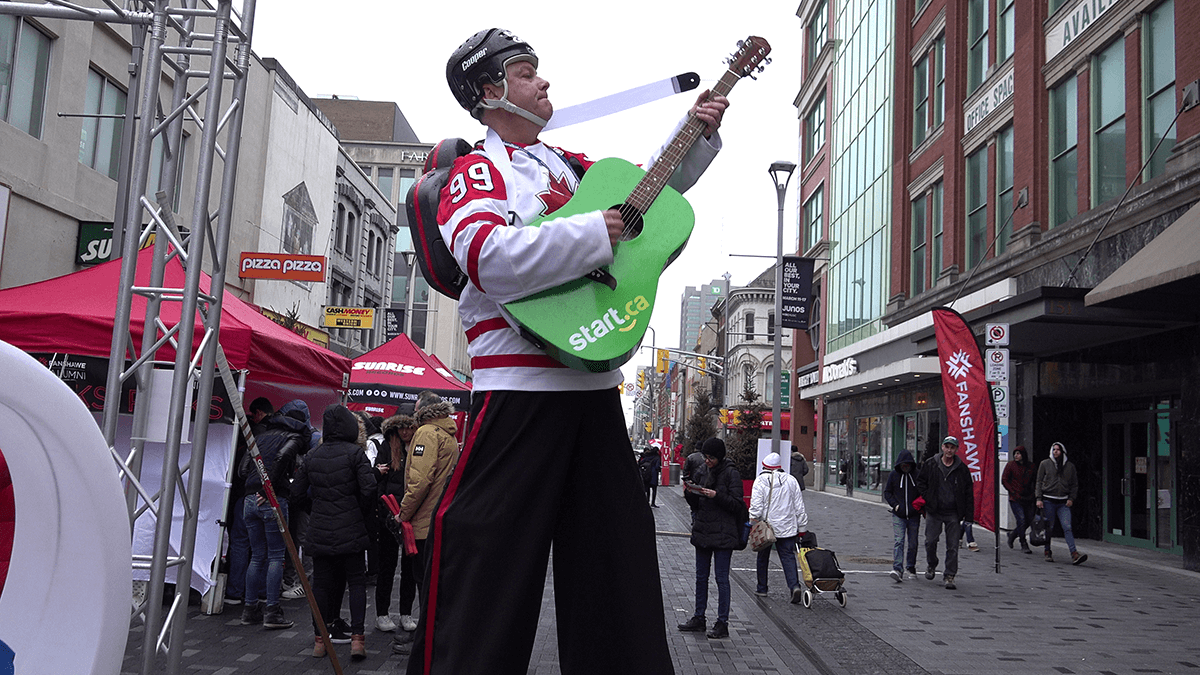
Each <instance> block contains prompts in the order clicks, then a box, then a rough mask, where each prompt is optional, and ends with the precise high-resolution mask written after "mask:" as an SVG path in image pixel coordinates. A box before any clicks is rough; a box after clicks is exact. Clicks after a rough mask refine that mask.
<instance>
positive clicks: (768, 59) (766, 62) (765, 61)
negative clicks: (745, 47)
mask: <svg viewBox="0 0 1200 675" xmlns="http://www.w3.org/2000/svg"><path fill="white" fill-rule="evenodd" d="M770 62H771V57H769V56H768V57H767V58H765V59H763V65H764V66H765V65H767V64H768V63H770Z"/></svg>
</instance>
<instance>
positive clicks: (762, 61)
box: [727, 35, 771, 79]
mask: <svg viewBox="0 0 1200 675" xmlns="http://www.w3.org/2000/svg"><path fill="white" fill-rule="evenodd" d="M770 53H771V45H770V44H768V43H767V41H766V40H764V39H763V38H760V37H758V36H755V35H751V36H750V37H748V38H746V39H745V40H738V48H737V51H735V52H734V53H733V54H730V55H729V59H728V61H727V63H729V71H730V72H731V73H733V74H735V75H737V76H738V77H746V76H750V79H756V78H755V77H754V75H755V74H756V73H761V72H762V70H763V67H764V66H766V65H767V64H768V63H770V62H771V59H768V58H767V54H770Z"/></svg>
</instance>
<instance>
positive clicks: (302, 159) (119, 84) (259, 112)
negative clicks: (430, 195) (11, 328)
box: [0, 1, 396, 345]
mask: <svg viewBox="0 0 1200 675" xmlns="http://www.w3.org/2000/svg"><path fill="white" fill-rule="evenodd" d="M83 4H85V5H90V6H95V7H101V8H103V7H105V5H104V3H102V2H99V1H96V2H85V3H83ZM131 51H132V39H131V33H130V29H129V27H128V26H125V25H112V26H109V25H103V24H95V23H86V22H79V21H71V20H64V19H41V18H31V17H17V16H13V15H6V14H0V61H2V62H3V63H5V64H6V65H7V66H8V67H6V68H3V69H2V70H0V287H6V288H7V287H11V286H17V285H21V284H25V283H31V282H36V281H41V280H44V279H48V278H51V277H55V276H60V275H63V274H68V273H71V272H74V271H77V270H80V269H82V268H84V267H86V266H88V265H93V264H97V263H99V262H104V261H106V260H108V259H109V258H110V257H111V252H112V251H111V246H112V223H113V220H114V216H115V213H116V202H117V199H118V192H119V184H120V182H119V180H118V179H120V178H121V176H122V175H123V173H122V172H123V170H127V169H125V167H124V165H123V164H122V154H123V151H127V150H128V144H129V143H131V138H130V137H126V135H125V133H124V131H123V125H122V119H121V116H123V115H124V114H125V111H126V109H127V104H128V103H129V101H128V99H129V96H130V93H129V89H128V82H129V75H128V64H129V62H130V59H131ZM172 74H173V71H172V69H166V70H165V71H164V73H163V78H164V82H163V85H162V86H161V87H160V91H159V95H160V101H161V102H160V107H159V110H170V109H171V101H170V97H171V90H172V86H171V85H172V82H171V79H172ZM135 94H136V92H135ZM243 105H244V106H245V113H244V121H243V127H242V138H241V152H240V154H239V162H238V176H237V180H238V182H237V187H236V190H235V192H234V195H233V202H232V223H233V227H232V230H231V232H230V240H229V252H228V257H227V259H226V261H225V264H226V266H227V269H230V270H231V271H232V270H238V269H239V265H238V263H239V261H240V256H241V254H242V253H243V252H267V253H294V254H305V255H319V256H328V255H329V254H330V253H331V251H330V249H329V248H328V246H329V243H330V242H331V241H332V237H333V233H334V229H335V227H334V225H335V223H334V221H335V217H334V214H335V212H336V203H337V202H338V200H339V187H338V183H339V179H338V175H339V152H340V151H339V143H338V139H337V135H336V131H335V129H334V126H333V124H332V123H331V122H330V120H329V119H328V118H327V117H326V116H325V115H323V114H322V113H321V111H320V110H319V109H317V108H316V106H314V105H313V104H312V101H311V100H310V99H309V98H308V97H307V96H306V95H305V94H304V92H303V91H302V90H301V89H300V87H299V86H297V85H296V83H295V81H294V80H293V79H292V78H291V77H290V76H289V75H288V73H287V72H286V71H285V70H284V69H283V67H282V66H281V65H280V64H279V63H278V62H276V61H275V60H273V59H269V58H268V59H262V58H258V57H257V56H254V57H252V58H251V60H250V73H249V81H248V84H247V92H246V98H245V101H244V102H243ZM203 106H204V99H203V97H202V96H201V98H200V99H199V100H198V101H197V103H196V106H195V109H196V110H201V109H203ZM145 119H149V118H145ZM155 121H160V120H155ZM199 134H200V127H199V125H198V124H197V123H196V121H195V120H193V119H191V118H190V117H189V116H187V115H185V116H184V122H183V124H182V140H181V141H180V142H179V144H178V147H174V148H172V147H169V145H170V144H167V145H164V143H163V142H162V141H161V139H158V140H156V141H155V143H154V146H153V148H152V150H151V167H150V171H149V179H148V181H147V186H146V197H147V199H149V200H150V202H151V203H154V202H156V198H155V193H157V192H158V191H159V190H160V189H166V188H167V187H168V186H171V185H173V186H174V188H173V189H172V190H167V191H168V192H170V193H171V194H169V195H167V199H168V200H169V204H168V208H169V209H170V210H171V211H173V213H172V215H173V219H174V221H175V222H176V223H177V224H178V225H180V226H181V227H184V228H186V227H187V226H188V225H189V224H190V223H191V222H192V220H193V217H192V210H193V208H194V203H195V201H196V200H195V199H194V190H195V185H196V166H197V163H198V162H197V159H198V158H197V157H196V154H197V153H195V152H193V151H191V143H190V139H191V138H193V137H196V138H198V135H199ZM131 136H132V135H131ZM220 142H221V143H222V144H224V143H226V141H225V140H224V138H223V137H221V141H220ZM216 171H217V172H218V175H219V172H220V171H221V159H220V158H218V159H217V161H216ZM217 182H218V184H219V181H217ZM367 188H368V192H369V193H370V194H368V195H367V196H366V197H365V198H364V199H369V200H373V201H374V202H375V203H376V204H377V205H378V206H377V208H376V209H375V210H374V212H373V213H374V214H375V215H374V216H373V217H371V218H370V219H369V220H370V222H372V223H373V231H374V234H373V235H371V237H379V236H383V237H385V238H386V239H387V243H386V246H387V247H390V246H391V239H392V238H393V233H394V228H395V222H396V220H395V208H394V206H390V205H389V204H388V203H387V202H386V201H385V200H383V199H382V198H380V197H379V196H378V193H377V191H375V190H374V188H373V187H372V186H370V184H367ZM213 190H214V194H215V193H216V187H215V186H214V187H213ZM214 208H215V204H214ZM370 231H371V230H370V229H363V230H359V231H358V234H356V238H355V240H354V241H352V242H350V245H351V247H352V248H354V249H358V248H363V249H369V248H370V246H371V244H370V241H371V238H370V237H369V236H368V234H369V232H370ZM360 235H361V238H358V237H359V236H360ZM376 243H377V242H376ZM364 269H367V268H366V267H354V268H350V269H349V270H348V272H347V274H349V275H350V278H351V279H352V280H353V281H354V285H355V286H356V287H359V288H361V289H363V290H362V292H363V293H364V294H367V293H374V294H375V295H377V296H379V297H380V298H381V299H382V298H387V297H388V295H389V294H390V278H388V279H385V278H384V275H380V274H376V275H375V279H373V281H374V284H373V285H372V284H371V283H368V281H367V280H366V279H363V278H360V276H359V275H360V274H361V273H362V271H363V270H364ZM206 271H211V270H206ZM368 276H369V275H368ZM327 278H328V277H327ZM327 283H328V282H327ZM327 283H320V282H293V281H275V280H261V279H258V280H256V279H250V278H245V279H243V278H241V277H239V276H238V274H236V273H232V272H231V273H230V274H228V276H227V277H226V288H227V290H228V291H230V292H232V293H234V294H236V295H238V296H239V297H240V298H241V299H243V300H246V301H248V302H251V303H253V304H255V305H257V306H258V307H259V308H260V309H261V310H262V311H263V313H264V314H266V315H268V316H272V317H273V318H276V319H280V320H284V319H287V320H289V321H295V322H297V323H296V329H297V330H298V331H303V332H304V333H305V334H306V336H307V337H309V339H312V340H314V341H316V342H319V343H322V344H326V345H329V344H330V341H329V336H328V334H327V333H326V332H325V331H324V330H323V329H321V328H320V326H321V318H322V306H323V305H325V304H327V302H328V295H327Z"/></svg>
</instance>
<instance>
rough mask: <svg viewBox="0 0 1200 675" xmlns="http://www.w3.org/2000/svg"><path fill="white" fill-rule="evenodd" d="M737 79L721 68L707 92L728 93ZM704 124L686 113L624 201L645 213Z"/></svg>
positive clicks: (717, 94)
mask: <svg viewBox="0 0 1200 675" xmlns="http://www.w3.org/2000/svg"><path fill="white" fill-rule="evenodd" d="M739 79H740V77H739V76H738V75H737V74H736V73H734V72H733V71H732V70H727V71H725V74H724V75H723V76H721V79H720V81H719V82H717V84H716V86H714V87H713V88H712V94H711V95H712V96H727V95H729V92H730V91H732V90H733V85H735V84H737V81H738V80H739ZM705 126H706V125H705V122H704V121H703V120H701V119H700V118H699V117H696V115H695V114H690V115H688V120H687V122H685V123H684V125H683V128H681V129H680V130H679V132H678V133H676V134H675V137H674V138H672V139H671V142H670V143H669V144H668V145H667V148H666V150H664V151H663V153H662V155H661V156H660V157H659V158H658V160H657V161H656V162H654V166H652V167H650V170H649V171H647V172H646V176H645V177H644V178H643V179H642V180H641V182H639V183H638V185H637V187H636V188H634V190H633V192H632V193H631V194H630V195H629V200H628V201H627V202H626V203H627V204H629V205H630V206H632V207H634V208H636V209H637V210H638V212H639V213H646V211H648V210H649V209H650V205H651V204H653V203H654V200H655V199H657V198H658V195H659V193H661V192H662V189H663V187H665V186H666V184H667V180H668V179H670V177H671V176H672V175H673V174H674V173H675V170H676V169H678V168H679V165H680V164H681V163H682V162H683V158H684V156H685V155H687V152H688V150H691V149H692V145H694V144H695V143H696V141H697V140H699V138H700V134H702V133H703V132H704V128H705Z"/></svg>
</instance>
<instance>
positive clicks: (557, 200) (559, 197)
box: [537, 174, 571, 215]
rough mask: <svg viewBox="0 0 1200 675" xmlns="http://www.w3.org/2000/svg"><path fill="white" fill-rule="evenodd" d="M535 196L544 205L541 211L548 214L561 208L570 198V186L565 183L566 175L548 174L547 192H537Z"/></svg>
mask: <svg viewBox="0 0 1200 675" xmlns="http://www.w3.org/2000/svg"><path fill="white" fill-rule="evenodd" d="M537 198H538V199H539V200H541V202H542V203H543V204H545V205H546V208H545V210H543V211H542V213H544V214H546V215H550V214H551V213H554V212H555V211H557V210H559V209H560V208H562V205H563V204H566V203H567V202H568V201H569V200H570V199H571V188H570V186H568V185H567V176H566V174H563V175H562V176H555V175H554V174H550V189H549V190H548V191H547V192H540V193H538V196H537Z"/></svg>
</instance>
